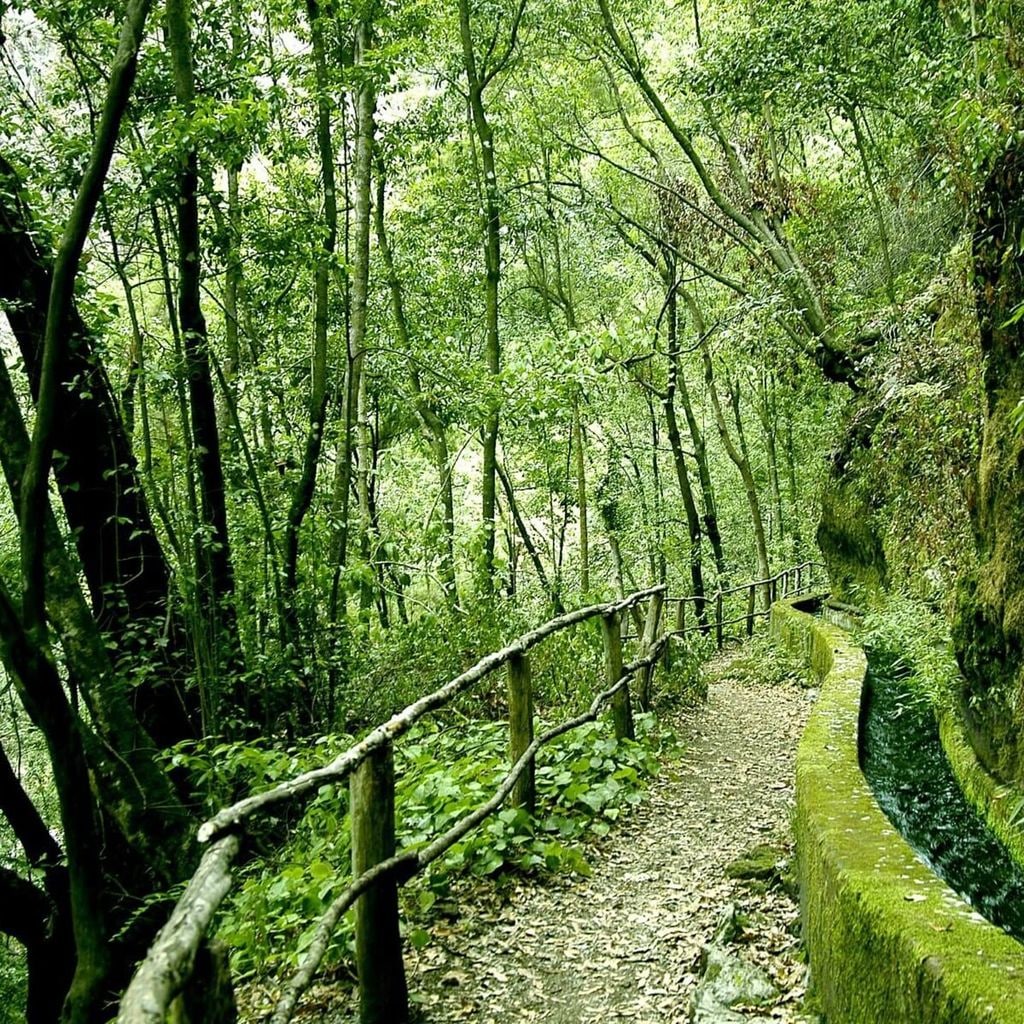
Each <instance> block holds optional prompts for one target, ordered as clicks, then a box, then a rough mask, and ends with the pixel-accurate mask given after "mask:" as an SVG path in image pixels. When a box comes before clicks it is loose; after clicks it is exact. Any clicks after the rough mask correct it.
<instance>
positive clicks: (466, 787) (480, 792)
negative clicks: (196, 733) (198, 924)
mask: <svg viewBox="0 0 1024 1024" xmlns="http://www.w3.org/2000/svg"><path fill="white" fill-rule="evenodd" d="M544 728H545V726H544V724H543V723H542V722H538V723H537V729H538V732H540V731H542V730H543V729H544ZM636 734H637V740H636V741H635V742H631V741H619V740H616V738H615V737H614V735H613V734H612V729H611V724H610V723H609V722H607V721H604V720H601V721H598V722H596V723H592V724H589V725H585V726H583V727H581V728H579V729H576V730H574V731H573V732H571V733H568V734H566V735H564V736H562V737H559V739H557V740H556V741H554V742H553V743H551V744H550V745H549V746H547V747H545V748H543V749H542V750H541V751H540V753H539V754H538V758H537V769H536V780H537V811H536V814H535V815H533V816H531V815H529V814H527V813H526V812H525V811H522V810H518V809H513V808H505V809H503V810H501V811H499V812H498V813H497V814H495V815H493V816H492V817H491V818H490V819H488V820H487V821H486V822H484V823H483V824H482V825H481V826H480V827H479V828H477V829H476V830H475V831H474V832H472V833H470V834H469V835H468V836H467V837H466V838H465V839H464V840H462V841H461V842H460V843H458V844H457V845H455V846H454V847H452V849H451V850H449V851H448V853H447V854H446V855H445V856H444V857H443V858H441V859H440V860H438V861H435V862H434V863H433V864H432V865H430V867H429V868H428V869H427V871H426V872H425V873H424V874H423V875H422V876H420V877H418V878H416V879H413V880H412V881H411V882H410V883H408V884H407V885H406V886H405V888H404V889H403V890H402V899H403V922H404V927H405V928H406V929H407V939H408V941H409V942H410V943H411V944H412V945H413V946H414V947H417V948H420V947H422V946H423V945H425V944H426V943H427V942H428V941H429V938H430V932H429V930H428V927H429V925H430V923H431V920H432V919H433V915H434V913H435V910H437V909H443V908H444V906H445V901H446V899H447V897H449V895H450V893H451V888H452V885H453V884H454V883H455V882H456V881H458V880H461V879H466V878H472V877H480V878H483V877H490V878H492V879H497V880H499V881H500V880H501V879H502V878H505V877H508V876H514V875H516V874H521V873H523V872H528V873H540V874H544V873H553V872H567V871H568V872H577V873H579V874H588V873H589V871H590V867H589V864H588V862H587V859H586V852H585V850H586V845H587V844H588V842H592V841H594V840H596V839H599V838H600V837H603V836H605V835H607V834H608V832H609V831H610V830H611V828H612V825H613V823H614V822H615V820H616V819H617V818H618V817H619V816H620V815H622V814H623V813H624V812H625V811H626V810H628V808H629V807H630V806H632V805H634V804H636V803H638V802H639V801H640V799H641V790H642V786H643V780H644V778H645V777H647V776H649V775H651V774H653V773H654V772H655V771H656V769H657V764H658V759H659V754H661V753H662V752H664V750H665V748H666V747H668V746H670V745H672V744H674V742H675V741H674V738H673V737H672V736H671V734H670V733H667V732H666V731H665V730H664V729H663V728H661V727H659V726H657V725H656V724H655V721H654V718H653V716H651V715H638V716H637V717H636ZM507 737H508V732H507V728H506V727H505V725H504V724H503V723H499V722H491V721H482V720H472V719H468V718H462V717H460V716H458V715H449V716H448V717H447V718H445V719H442V720H439V721H430V722H420V723H418V724H417V725H416V726H415V727H414V728H413V729H412V730H411V731H410V732H409V733H408V734H406V736H405V737H403V739H402V740H401V741H400V742H399V743H398V744H396V748H395V774H396V780H397V782H396V794H395V802H396V832H397V836H398V845H399V848H400V849H407V848H410V847H416V846H420V845H423V844H425V843H426V842H428V841H429V840H430V839H433V838H434V837H436V836H437V835H438V834H439V833H441V832H443V831H444V830H445V829H446V828H448V827H449V826H451V825H452V824H453V823H454V822H455V821H456V820H458V819H459V818H461V817H463V816H464V815H465V814H467V813H468V812H469V811H471V810H472V809H473V808H475V807H476V806H478V805H479V804H480V803H482V802H483V801H485V800H486V799H488V798H489V797H490V796H491V794H492V793H493V791H494V789H495V788H496V786H497V784H498V783H499V781H500V780H501V779H502V778H503V776H504V775H505V774H506V772H507V771H508V761H507V750H506V747H507V742H508V740H507ZM351 742H352V738H351V737H350V736H347V735H337V736H329V737H324V738H322V739H321V740H320V741H319V742H318V743H317V744H316V745H313V746H310V747H304V748H294V749H290V750H280V749H267V748H262V747H259V746H256V745H253V744H238V743H235V744H219V745H215V746H205V747H204V746H196V745H192V746H189V747H185V748H180V749H179V750H178V751H177V753H176V754H175V756H174V762H175V763H176V764H178V765H180V766H182V767H187V768H188V769H189V771H190V773H191V774H192V776H193V778H196V779H199V780H201V781H202V782H203V784H204V786H205V788H206V790H207V791H208V792H210V793H214V794H219V797H218V798H217V799H213V800H211V802H210V807H209V808H208V809H212V807H213V805H214V804H216V803H219V800H220V799H221V798H222V797H223V796H224V795H226V794H228V793H236V792H237V791H239V790H240V789H244V791H245V792H256V791H259V790H261V789H265V788H268V787H269V786H272V785H274V784H276V783H277V782H279V781H281V780H282V779H284V778H287V777H289V776H291V775H293V774H296V773H298V772H301V771H304V770H307V769H309V768H312V767H315V766H317V765H320V764H323V763H324V762H326V761H329V760H330V759H331V758H333V757H334V756H335V755H336V754H337V753H339V752H340V751H342V750H344V749H345V748H346V747H348V746H349V745H350V744H351ZM347 811H348V789H347V787H346V786H334V785H328V786H324V787H323V788H322V789H321V790H320V792H319V794H318V795H317V797H316V798H315V799H314V800H313V801H312V802H311V804H310V805H309V807H308V808H307V809H306V811H305V813H304V814H302V815H301V816H296V817H295V818H293V819H292V820H290V821H288V822H287V823H286V824H288V825H290V826H291V831H290V834H289V836H288V839H287V842H285V843H284V844H283V845H281V846H277V845H276V844H275V845H271V841H272V840H273V838H274V834H273V833H274V830H275V829H276V830H277V831H278V832H280V829H281V825H280V824H277V825H275V826H266V832H265V833H263V834H261V833H259V832H257V834H256V835H255V836H254V838H253V842H254V844H255V845H256V847H257V848H260V847H263V849H261V850H260V851H259V852H260V853H261V854H262V856H261V857H259V858H256V859H253V861H251V862H250V864H249V865H248V866H246V867H245V868H244V869H242V871H241V872H240V879H239V882H240V884H239V885H238V887H237V889H236V891H235V894H234V895H233V897H232V898H231V899H229V901H228V902H227V904H226V909H225V911H224V913H223V914H222V916H221V919H220V924H219V930H218V936H219V938H220V939H221V940H223V941H224V942H225V943H226V944H227V945H228V946H229V948H231V950H232V958H233V963H232V966H233V969H234V971H235V972H236V977H238V978H239V979H241V980H244V979H246V978H252V977H254V976H256V975H263V974H267V973H272V972H275V971H282V970H283V971H287V970H288V969H290V968H291V967H294V966H295V965H296V964H297V962H298V959H299V957H300V955H301V954H302V952H303V950H304V949H305V948H306V947H307V946H308V944H309V942H310V941H311V940H312V937H313V932H314V929H315V927H316V924H317V921H318V919H319V917H320V915H321V914H322V912H323V911H324V909H325V908H326V907H327V905H328V904H329V903H330V902H331V901H332V900H333V899H334V897H335V896H337V895H338V894H339V893H340V892H341V891H342V890H343V889H344V888H345V887H346V885H347V884H348V882H349V880H350V866H349V865H350V856H351V853H350V849H349V829H348V826H347V822H346V821H345V818H346V815H347ZM351 918H352V915H351V913H350V914H349V915H348V917H347V918H346V920H345V921H344V922H343V923H342V924H341V926H340V927H339V928H338V931H337V934H336V936H335V938H334V941H333V943H332V947H331V952H330V955H329V958H328V959H329V963H331V964H334V965H335V966H337V965H338V964H340V963H342V962H344V961H345V960H346V959H347V953H348V951H349V949H350V947H351V943H352V920H351Z"/></svg>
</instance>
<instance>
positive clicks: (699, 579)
mask: <svg viewBox="0 0 1024 1024" xmlns="http://www.w3.org/2000/svg"><path fill="white" fill-rule="evenodd" d="M667 285H668V289H669V291H668V299H667V304H668V313H667V316H668V350H669V359H668V383H667V385H666V387H665V397H664V406H665V422H666V426H667V428H668V442H669V446H670V447H671V449H672V462H673V465H674V467H675V471H676V480H678V482H679V493H680V495H681V497H682V499H683V509H684V511H685V512H686V529H687V532H688V533H689V536H690V581H691V586H692V587H693V596H694V597H695V598H696V599H697V601H696V610H697V616H698V618H699V619H700V620H701V621H704V616H705V606H704V571H703V566H702V559H701V525H700V515H699V513H698V511H697V502H696V501H695V500H694V496H693V487H692V485H691V483H690V472H689V469H688V468H687V465H686V456H685V454H684V452H683V444H682V439H681V437H680V435H679V423H678V420H677V417H676V407H675V395H676V382H677V379H678V360H677V358H676V356H677V349H678V347H679V340H678V338H677V337H676V332H677V324H678V318H677V316H676V303H677V299H676V287H675V282H674V281H672V280H669V281H668V282H667Z"/></svg>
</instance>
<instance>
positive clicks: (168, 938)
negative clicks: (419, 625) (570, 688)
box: [117, 562, 818, 1024]
mask: <svg viewBox="0 0 1024 1024" xmlns="http://www.w3.org/2000/svg"><path fill="white" fill-rule="evenodd" d="M817 564H818V563H811V562H804V563H803V564H802V565H800V566H796V567H794V568H793V569H787V570H786V571H785V572H782V573H778V574H777V575H776V576H774V577H770V578H768V579H766V580H756V581H754V582H752V583H749V584H743V585H742V586H739V587H731V588H727V589H720V590H719V591H717V592H716V593H715V595H713V597H712V598H711V600H712V601H714V604H715V619H714V622H713V624H712V623H710V622H709V621H708V618H707V615H706V607H707V605H706V600H705V604H704V605H703V606H700V605H698V606H697V609H696V611H695V614H696V615H697V616H698V621H697V622H696V623H695V624H693V625H689V626H688V625H687V623H686V612H685V609H686V607H687V604H694V603H695V599H693V598H686V597H683V598H670V597H668V596H667V593H666V590H667V588H666V586H665V585H664V584H662V585H660V586H656V587H649V588H648V589H646V590H640V591H637V592H636V593H634V594H630V595H629V596H628V597H625V598H622V599H621V600H619V601H614V602H610V603H605V604H597V605H591V606H589V607H586V608H580V609H577V610H575V611H572V612H567V613H566V614H563V615H560V616H558V617H557V618H554V619H552V620H550V621H549V622H546V623H545V624H544V625H542V626H539V627H537V628H536V629H534V630H531V631H530V632H528V633H524V634H523V635H522V636H520V637H519V638H518V639H516V640H514V641H513V642H512V643H510V644H509V645H508V646H506V647H504V648H502V649H501V650H500V651H495V652H493V653H491V654H488V655H487V656H486V657H484V658H481V659H480V661H478V662H477V663H476V664H475V665H474V666H473V667H472V668H470V669H468V670H467V671H465V672H463V673H462V674H461V675H459V676H457V677H456V678H454V679H452V680H451V681H449V682H448V683H446V684H445V685H444V686H442V687H440V688H439V689H437V690H435V691H434V692H433V693H430V694H428V695H426V696H425V697H421V698H420V699H419V700H417V701H415V702H414V703H412V704H410V705H409V706H408V707H406V708H405V709H404V710H402V711H400V712H398V713H397V714H395V715H393V716H392V717H391V718H390V719H388V720H387V721H386V722H384V723H383V724H382V725H379V726H377V727H376V728H375V729H372V730H371V731H370V732H369V733H367V735H366V736H364V737H363V738H362V739H361V740H360V741H359V742H358V743H355V744H354V745H353V746H351V747H349V748H348V749H347V750H345V751H344V752H343V753H341V754H339V755H338V756H337V757H336V758H334V760H333V761H331V762H330V763H329V764H326V765H324V766H322V767H320V768H316V769H313V770H312V771H307V772H303V773H302V774H300V775H297V776H295V777H294V778H291V779H288V780H287V781H285V782H283V783H280V784H279V785H277V786H274V787H273V788H272V789H269V790H266V791H265V792H262V793H256V794H254V795H252V796H248V797H245V798H244V799H242V800H239V801H237V802H236V803H234V804H231V805H230V806H228V807H225V808H223V809H221V810H220V811H218V812H217V813H216V814H214V815H213V817H212V818H210V819H209V820H208V821H206V822H205V823H204V824H203V825H202V826H201V827H200V829H199V832H198V839H199V841H200V843H203V844H205V845H206V849H205V851H204V853H203V855H202V857H201V859H200V862H199V866H198V868H197V869H196V871H195V873H194V874H193V875H192V877H191V879H190V880H189V882H188V884H187V886H186V888H185V890H184V892H183V894H182V895H181V897H180V898H179V899H178V902H177V903H176V904H175V906H174V908H173V910H172V912H171V915H170V917H169V919H168V921H167V923H166V924H165V925H164V926H163V928H162V929H161V930H160V932H159V933H158V934H157V936H156V939H155V940H154V942H153V945H152V946H151V947H150V950H149V952H148V954H147V955H146V957H145V959H144V960H143V961H142V962H141V963H140V964H139V965H138V967H137V968H136V971H135V974H134V975H133V977H132V980H131V982H130V984H129V986H128V988H127V990H126V991H125V994H124V997H123V998H122V1000H121V1006H120V1009H119V1012H118V1016H117V1021H118V1024H165V1022H166V1020H167V1019H168V1013H169V1012H170V1011H171V1009H172V1004H173V1003H174V1001H175V999H176V998H177V996H178V995H179V994H180V993H181V992H182V991H183V989H184V988H185V986H186V985H187V984H188V981H189V979H190V978H191V975H192V970H193V966H194V963H195V959H196V956H197V954H198V952H199V949H200V947H201V945H202V943H203V941H204V938H205V936H206V934H207V931H208V930H209V928H210V925H211V923H212V921H213V918H214V916H215V914H216V911H217V908H218V907H219V905H220V904H221V902H222V901H223V900H224V898H225V897H226V896H227V894H228V892H229V891H230V888H231V882H232V879H231V866H232V864H233V862H234V861H235V859H236V858H237V857H238V855H239V851H240V850H241V847H242V843H241V838H242V835H243V833H244V830H245V824H246V822H247V820H248V819H249V818H250V817H252V816H254V815H256V814H263V813H266V812H268V811H273V810H274V809H275V808H276V807H277V806H278V805H283V804H286V803H293V802H298V801H302V800H304V799H309V798H311V797H312V796H313V795H314V794H316V793H317V791H318V790H319V789H320V788H321V787H322V786H324V785H327V784H328V783H335V782H340V781H343V780H344V779H346V778H348V779H349V780H350V803H349V822H350V829H351V834H352V842H351V847H352V861H353V875H354V878H353V880H352V882H351V883H350V884H349V885H348V887H347V888H346V889H345V890H344V891H343V892H342V893H341V894H340V895H339V896H337V897H336V898H335V899H334V900H333V902H332V903H331V904H330V906H329V907H328V908H327V909H326V911H325V912H324V913H323V916H322V918H321V920H320V922H319V924H318V926H317V928H316V931H315V934H314V937H313V940H312V942H311V943H310V944H309V946H308V947H307V948H306V951H305V953H304V954H303V958H302V961H301V963H300V964H299V967H298V970H297V971H296V972H295V974H294V975H293V976H292V978H291V979H290V980H289V981H288V982H287V983H286V984H285V985H284V987H283V989H282V994H281V996H280V999H279V1001H278V1004H277V1007H276V1009H275V1011H274V1013H273V1015H272V1017H271V1024H288V1021H290V1020H291V1017H292V1015H293V1014H294V1012H295V1009H296V1007H297V1005H298V1001H299V999H300V998H301V997H302V995H303V993H304V992H305V991H306V989H307V988H308V987H309V985H310V984H311V983H312V981H313V978H314V976H315V974H316V971H317V970H318V969H319V966H320V964H321V962H322V961H323V958H324V956H325V955H326V953H327V949H328V946H329V944H330V941H331V937H332V935H333V934H334V931H335V929H336V927H337V924H338V922H339V921H340V920H341V917H342V915H343V914H344V913H345V912H346V911H347V910H348V909H349V908H350V907H352V906H353V905H355V906H356V966H357V973H358V976H359V989H360V1020H361V1024H401V1022H403V1021H404V1020H406V1018H407V1014H408V1005H407V1003H408V997H407V991H406V984H405V972H404V966H403V962H402V952H401V941H400V938H399V921H398V901H397V897H396V894H397V887H398V886H399V885H401V884H403V883H404V882H406V881H408V880H409V879H410V878H412V877H413V876H414V875H416V874H417V873H419V872H420V871H422V870H423V868H425V867H426V866H427V865H428V864H430V863H431V862H432V861H434V860H436V859H437V858H439V857H441V856H442V855H443V854H444V853H445V852H446V851H447V850H449V849H450V848H451V847H452V846H454V845H455V843H457V842H458V841H459V840H460V839H462V838H463V837H464V836H465V835H467V834H468V833H469V832H470V831H471V830H472V829H474V828H476V827H477V826H478V825H480V824H481V823H482V822H483V821H484V820H486V818H488V817H489V816H490V815H491V814H493V813H494V812H495V811H496V810H497V809H498V808H499V807H500V806H501V804H502V803H503V802H504V801H505V800H506V799H508V798H509V797H510V796H511V799H512V802H513V804H514V805H515V806H519V807H524V808H527V809H532V808H533V806H534V804H535V800H536V791H535V786H534V760H535V758H536V755H537V752H538V751H539V750H540V749H541V747H543V746H545V745H546V744H548V743H550V742H552V741H553V740H555V739H556V738H557V737H559V736H561V735H563V734H564V733H567V732H569V731H571V730H573V729H576V728H578V727H580V726H582V725H584V724H585V723H588V722H592V721H595V720H596V719H597V717H598V715H599V714H600V712H601V710H602V708H604V706H605V705H606V704H610V705H611V710H612V720H613V723H614V729H615V735H616V736H617V737H618V738H620V739H621V738H629V739H632V738H633V705H632V697H631V694H630V689H629V683H630V680H631V679H632V678H633V677H634V676H635V675H637V674H639V678H640V682H639V686H638V688H637V699H638V702H639V704H640V706H641V708H642V709H644V710H646V709H647V708H648V706H649V704H650V696H651V676H652V673H653V671H654V668H655V666H656V665H657V663H658V661H659V660H661V659H662V657H663V656H664V655H665V654H666V651H667V648H668V645H669V643H670V642H671V640H672V639H673V637H683V636H685V635H687V634H688V633H691V632H694V631H696V630H702V631H704V632H708V631H709V629H711V628H713V629H714V630H715V635H716V638H717V643H718V646H719V648H721V646H722V644H723V642H724V639H723V629H724V628H725V627H726V626H727V625H730V624H733V623H735V622H739V621H744V622H746V623H747V633H748V635H749V634H750V633H752V632H753V622H754V618H755V617H756V616H759V615H764V614H766V612H764V611H760V612H757V611H755V610H754V600H755V598H754V595H755V589H756V588H759V587H768V588H770V589H769V590H768V591H767V593H769V594H770V596H771V597H772V599H773V600H774V598H775V596H776V594H777V592H778V589H779V587H780V585H781V590H782V593H783V594H784V595H788V594H793V593H797V592H803V591H804V590H807V589H809V588H810V586H811V571H812V567H813V566H815V565H817ZM747 592H749V595H750V596H749V598H748V607H747V612H746V614H745V615H744V616H741V617H739V618H733V619H726V618H724V609H725V607H726V599H727V598H729V597H732V596H733V595H736V594H740V593H747ZM645 601H646V602H647V612H646V617H638V621H640V622H643V631H642V634H641V636H640V637H639V638H638V637H636V636H633V637H624V636H623V634H622V613H623V612H625V611H630V610H632V609H634V608H635V607H636V606H637V605H639V604H641V603H642V602H645ZM670 603H674V604H675V605H676V608H677V613H676V624H675V628H674V629H670V630H663V629H662V628H661V621H662V610H663V609H664V608H665V606H666V605H667V604H670ZM702 608H703V609H705V614H704V615H703V616H701V615H700V612H701V610H702ZM595 618H599V619H600V620H601V630H602V638H603V646H604V675H605V680H604V682H605V689H604V690H603V691H602V692H601V693H599V694H598V695H597V696H596V697H595V698H594V700H593V702H592V703H591V705H590V707H589V708H588V709H587V710H586V711H585V712H584V713H583V714H581V715H579V716H577V717H576V718H573V719H571V720H569V721H567V722H563V723H562V724H560V725H558V726H555V727H553V728H551V729H549V730H548V731H547V732H545V733H543V734H542V735H540V736H536V737H535V736H534V734H533V695H532V681H531V673H530V662H529V657H528V652H529V651H530V650H531V649H532V648H533V647H536V646H537V645H538V644H539V643H541V642H542V641H543V640H545V639H546V638H548V637H550V636H552V635H554V634H555V633H558V632H560V631H562V630H564V629H568V628H570V627H572V626H575V625H577V624H578V623H581V622H585V621H587V620H590V619H595ZM628 639H641V641H642V643H641V645H640V656H639V657H638V658H637V659H636V660H634V661H632V662H630V663H629V664H623V657H622V644H623V641H624V640H628ZM502 666H507V669H508V697H509V700H508V703H509V754H510V760H511V769H510V771H509V773H508V774H507V775H506V776H505V778H504V779H503V780H502V782H501V783H500V784H499V785H498V787H497V789H496V790H495V792H494V794H493V796H492V797H491V798H490V799H489V800H487V801H486V802H484V803H483V804H481V805H480V806H479V807H477V808H476V809H475V810H473V811H472V812H470V813H469V814H467V815H465V816H464V817H463V818H461V819H460V820H459V821H457V822H455V823H454V824H453V825H452V826H451V827H450V828H449V829H448V830H447V831H446V832H444V833H443V834H441V835H439V836H437V837H436V838H435V839H433V840H432V841H431V842H429V843H427V844H426V845H424V846H420V847H417V848H414V849H407V850H403V851H402V852H401V853H397V852H396V850H395V834H394V771H393V746H394V742H395V741H396V740H397V739H398V738H399V737H400V736H402V735H403V734H404V733H406V732H408V731H409V729H410V728H411V727H412V726H413V725H414V724H415V723H416V722H417V721H419V719H421V718H423V717H424V716H425V715H426V714H428V713H429V712H431V711H434V710H436V709H438V708H440V707H442V706H444V705H445V704H446V703H448V702H449V701H450V700H451V699H452V698H453V697H455V696H457V695H458V694H460V693H463V692H465V691H467V690H469V689H470V688H471V687H472V686H473V685H474V684H476V683H478V682H479V681H480V680H482V679H484V678H485V677H486V676H488V675H490V674H491V673H492V672H494V671H496V670H497V669H499V668H501V667H502Z"/></svg>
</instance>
